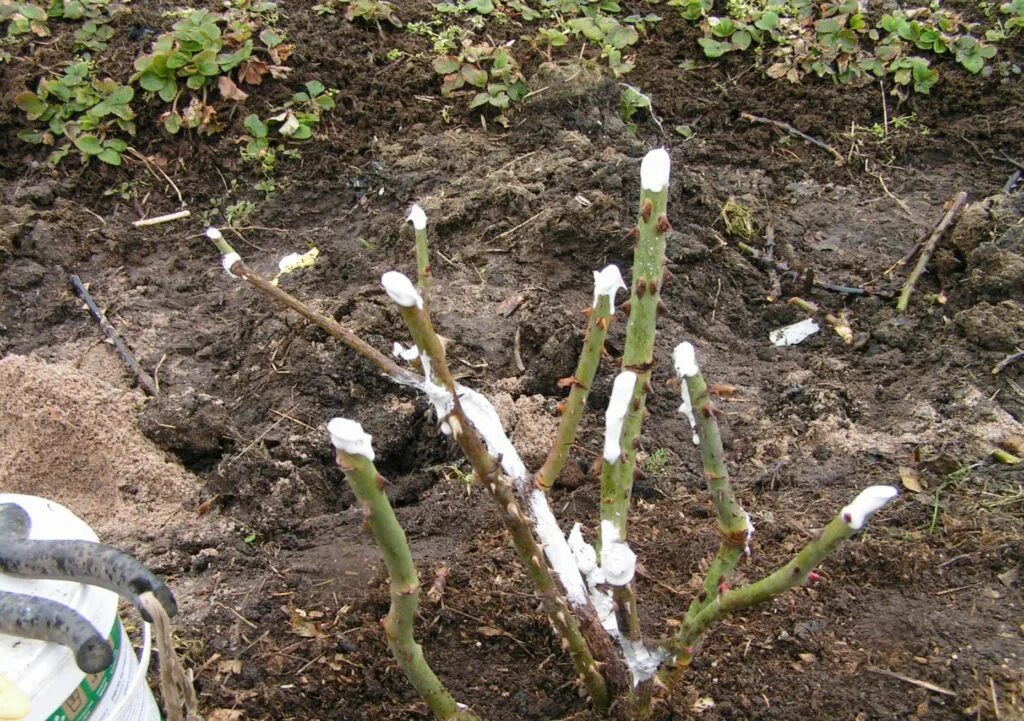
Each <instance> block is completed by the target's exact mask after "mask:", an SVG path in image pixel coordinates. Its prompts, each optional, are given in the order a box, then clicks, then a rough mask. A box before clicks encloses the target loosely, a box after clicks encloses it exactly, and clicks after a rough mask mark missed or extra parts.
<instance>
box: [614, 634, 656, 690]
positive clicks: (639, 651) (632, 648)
mask: <svg viewBox="0 0 1024 721" xmlns="http://www.w3.org/2000/svg"><path fill="white" fill-rule="evenodd" d="M619 645H620V646H622V655H623V656H624V657H625V659H626V666H628V667H629V672H630V674H631V675H632V676H633V687H634V688H636V686H637V684H639V683H640V682H641V681H646V680H647V679H649V678H651V677H653V676H654V674H656V673H658V668H659V667H660V666H661V662H662V661H664V660H665V657H666V656H667V655H668V654H666V653H665V652H664V651H662V650H661V649H655V650H654V651H651V650H650V649H649V648H647V645H646V644H645V643H644V642H643V641H641V640H639V639H637V640H636V641H632V640H630V639H628V638H620V639H619Z"/></svg>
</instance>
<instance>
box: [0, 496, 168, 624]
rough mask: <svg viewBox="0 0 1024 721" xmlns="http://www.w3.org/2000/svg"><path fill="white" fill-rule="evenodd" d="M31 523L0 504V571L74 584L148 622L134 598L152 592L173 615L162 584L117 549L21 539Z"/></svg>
mask: <svg viewBox="0 0 1024 721" xmlns="http://www.w3.org/2000/svg"><path fill="white" fill-rule="evenodd" d="M30 527H31V523H30V521H29V517H28V514H27V513H25V511H24V509H22V508H21V507H20V506H17V505H15V504H0V571H2V572H4V573H8V574H10V575H12V576H18V577H20V578H38V579H47V580H51V581H76V582H78V583H86V584H89V585H90V586H99V587H100V588H105V589H107V590H108V591H113V592H115V593H117V594H119V595H121V596H124V597H125V598H127V599H129V600H130V601H131V602H132V603H133V604H135V607H136V608H137V609H139V613H141V614H142V617H143V618H144V619H145V620H146V621H149V622H152V620H153V619H152V618H151V617H150V615H149V613H148V612H147V611H146V610H145V609H144V608H143V607H142V604H141V603H139V596H140V595H142V594H143V593H146V592H147V591H150V592H152V593H153V595H154V596H156V598H157V600H158V601H160V605H161V606H163V607H164V610H165V611H167V615H168V616H174V615H175V614H176V613H177V612H178V606H177V603H176V602H175V600H174V595H173V594H172V593H171V591H170V589H169V588H167V585H166V584H165V583H164V582H163V581H161V580H160V579H159V578H157V577H156V576H155V575H153V574H152V573H150V571H149V570H148V569H147V568H146V567H145V566H143V565H142V564H141V563H139V562H138V561H137V560H135V559H134V558H132V557H131V556H129V555H128V554H127V553H124V552H123V551H118V550H117V549H116V548H111V547H110V546H106V545H104V544H102V543H94V542H92V541H40V540H27V538H28V531H29V530H30Z"/></svg>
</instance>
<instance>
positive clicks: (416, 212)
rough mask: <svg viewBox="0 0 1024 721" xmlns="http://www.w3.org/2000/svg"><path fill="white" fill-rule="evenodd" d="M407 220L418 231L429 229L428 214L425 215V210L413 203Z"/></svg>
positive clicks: (406, 217)
mask: <svg viewBox="0 0 1024 721" xmlns="http://www.w3.org/2000/svg"><path fill="white" fill-rule="evenodd" d="M405 219H406V220H407V221H408V222H410V223H412V227H413V228H415V229H416V230H426V229H427V214H426V213H424V212H423V208H421V207H420V206H419V205H417V204H416V203H413V204H412V207H411V208H409V214H408V215H407V216H405Z"/></svg>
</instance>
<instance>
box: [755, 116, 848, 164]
mask: <svg viewBox="0 0 1024 721" xmlns="http://www.w3.org/2000/svg"><path fill="white" fill-rule="evenodd" d="M740 118H742V119H743V120H746V121H747V122H750V123H763V124H765V125H772V126H774V127H776V128H778V129H779V130H782V131H785V132H787V133H789V134H790V135H792V136H794V137H797V138H800V139H801V140H803V141H804V142H807V143H810V144H811V145H813V146H814V147H816V148H821V149H822V150H824V151H825V152H826V153H829V154H830V155H831V156H832V157H833V158H835V159H836V165H842V164H843V163H844V161H843V156H842V154H841V153H840V152H839V151H838V150H836V149H835V148H833V147H832V146H831V145H829V144H828V143H826V142H823V141H821V140H818V139H817V138H813V137H811V136H810V135H808V134H807V133H804V132H802V131H800V130H797V129H796V128H794V127H793V126H792V125H790V124H789V123H784V122H782V121H781V120H772V119H771V118H762V117H760V116H759V115H751V114H750V113H740Z"/></svg>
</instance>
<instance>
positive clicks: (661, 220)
mask: <svg viewBox="0 0 1024 721" xmlns="http://www.w3.org/2000/svg"><path fill="white" fill-rule="evenodd" d="M656 229H657V231H658V232H659V233H665V232H668V231H669V230H672V224H671V223H669V222H668V216H667V215H665V214H662V215H660V216H658V225H657V226H656Z"/></svg>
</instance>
